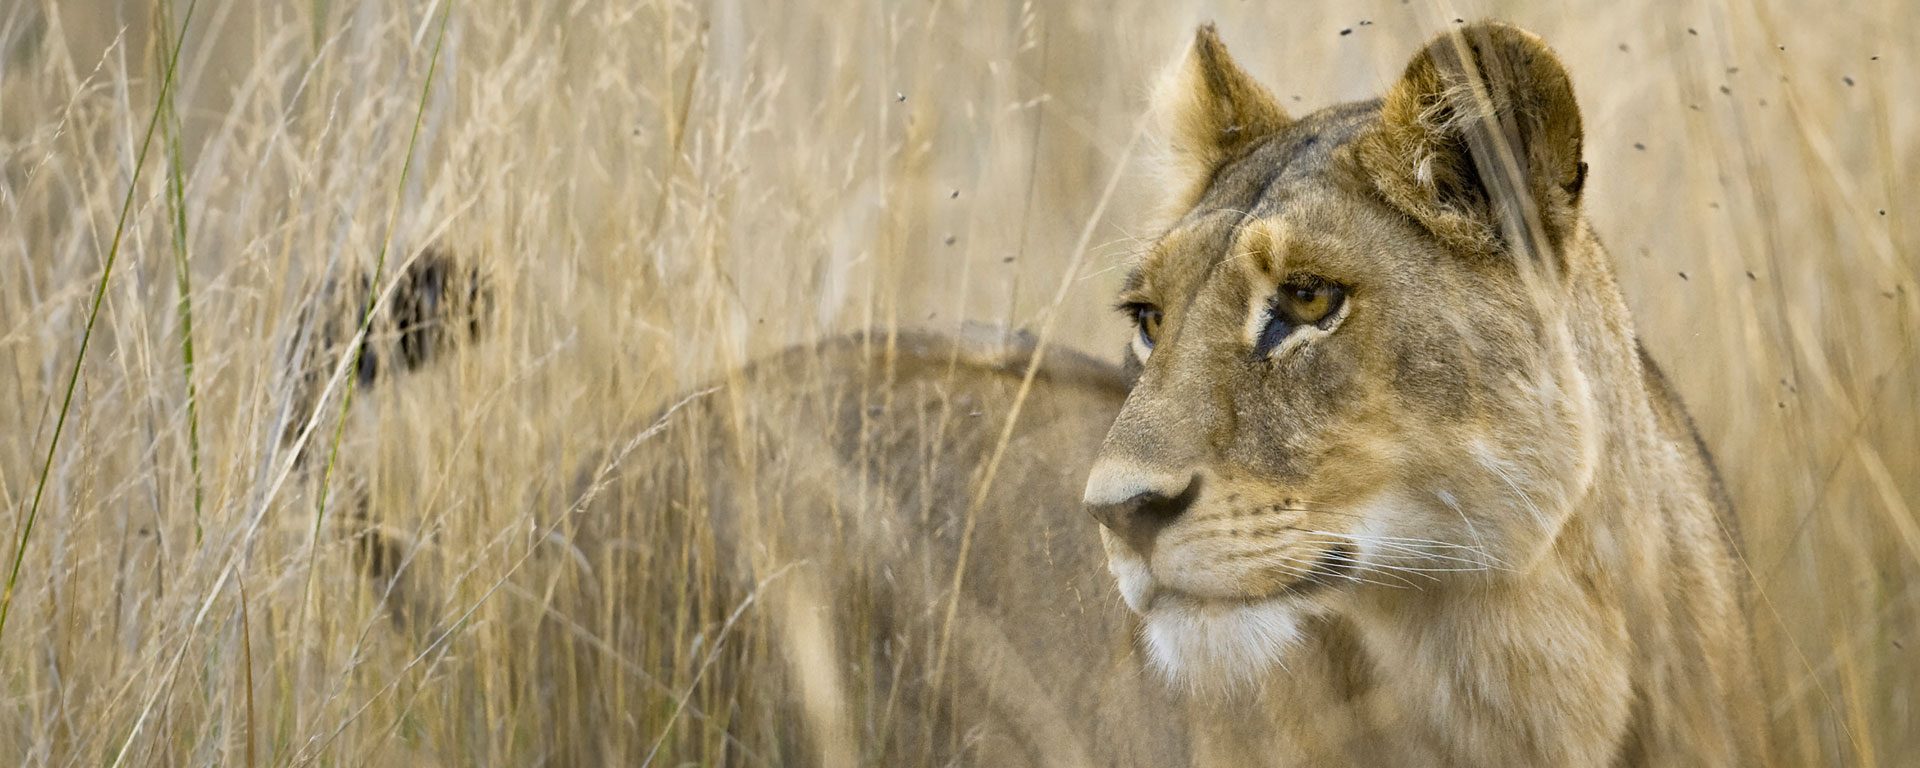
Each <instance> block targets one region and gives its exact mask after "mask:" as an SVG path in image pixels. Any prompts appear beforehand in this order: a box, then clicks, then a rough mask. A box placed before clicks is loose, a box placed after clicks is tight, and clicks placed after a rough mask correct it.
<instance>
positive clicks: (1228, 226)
mask: <svg viewBox="0 0 1920 768" xmlns="http://www.w3.org/2000/svg"><path fill="white" fill-rule="evenodd" d="M1157 101H1158V104H1157V107H1158V109H1159V111H1160V112H1161V113H1162V115H1163V116H1164V118H1165V119H1164V122H1165V123H1166V126H1167V128H1166V130H1165V131H1164V133H1165V134H1166V138H1167V143H1168V144H1169V149H1170V150H1171V151H1170V156H1171V157H1172V158H1173V163H1172V173H1171V179H1170V182H1169V183H1168V185H1167V188H1168V190H1169V197H1170V198H1171V201H1172V208H1173V214H1174V215H1173V217H1172V218H1173V223H1172V224H1171V225H1170V226H1168V227H1167V228H1166V229H1165V230H1164V232H1163V233H1162V234H1160V235H1159V237H1158V239H1157V240H1156V241H1154V242H1153V244H1152V246H1151V247H1150V249H1148V251H1147V252H1146V253H1145V255H1144V257H1143V258H1142V259H1141V260H1140V262H1139V263H1138V265H1137V267H1136V268H1135V269H1134V271H1133V272H1132V274H1131V276H1130V277H1128V279H1127V280H1126V284H1125V287H1124V288H1123V290H1122V292H1121V295H1120V308H1121V310H1122V311H1123V312H1124V313H1125V315H1126V316H1127V317H1129V318H1130V319H1131V320H1132V322H1133V323H1134V324H1135V325H1136V326H1137V331H1138V332H1137V334H1136V335H1135V338H1134V340H1133V342H1132V345H1131V347H1132V355H1131V356H1132V359H1133V363H1134V364H1135V365H1136V366H1137V369H1136V370H1137V380H1136V383H1135V385H1134V387H1133V389H1132V391H1131V393H1130V394H1129V396H1128V398H1127V400H1126V404H1125V407H1124V408H1123V409H1122V411H1121V413H1120V415H1119V417H1118V419H1117V420H1116V422H1115V423H1114V425H1113V427H1112V430H1111V432H1110V433H1109V434H1108V435H1107V438H1106V441H1105V443H1104V445H1103V447H1102V450H1101V453H1100V456H1099V460H1098V462H1097V464H1096V465H1095V467H1094V469H1093V470H1092V473H1091V476H1090V478H1089V480H1088V482H1087V488H1086V493H1085V502H1086V504H1087V506H1088V509H1089V510H1090V511H1091V512H1092V514H1093V515H1094V517H1095V518H1096V519H1098V520H1099V521H1100V523H1101V525H1102V538H1103V541H1104V542H1105V545H1106V551H1107V554H1108V565H1109V568H1110V570H1111V571H1112V573H1113V575H1114V577H1115V578H1116V579H1117V581H1118V584H1119V588H1120V592H1121V595H1122V597H1123V598H1124V600H1125V601H1126V603H1127V605H1128V606H1129V607H1130V608H1132V609H1133V610H1134V611H1135V612H1137V613H1138V614H1140V616H1141V617H1142V619H1143V625H1144V637H1145V641H1146V645H1147V646H1148V650H1149V652H1150V654H1151V656H1152V658H1153V660H1154V662H1155V663H1156V664H1157V665H1158V666H1159V667H1160V668H1161V669H1162V670H1163V671H1165V672H1167V673H1168V674H1169V676H1171V677H1172V678H1174V679H1177V680H1186V681H1189V682H1192V683H1194V684H1196V685H1199V684H1205V683H1207V682H1209V681H1231V680H1236V679H1249V678H1252V677H1254V676H1257V675H1259V674H1261V673H1262V672H1264V671H1265V670H1266V669H1267V668H1268V667H1270V666H1272V665H1274V664H1276V663H1283V662H1284V655H1285V652H1286V650H1287V648H1288V647H1289V645H1290V644H1291V643H1292V642H1293V641H1294V640H1295V639H1297V637H1298V635H1299V633H1300V632H1301V626H1302V624H1303V621H1305V620H1307V619H1309V618H1311V617H1313V616H1315V615H1316V614H1319V613H1322V612H1328V611H1337V610H1340V609H1341V607H1342V606H1344V605H1349V604H1351V603H1352V602H1353V601H1356V600H1365V599H1368V596H1369V595H1378V594H1394V595H1417V594H1418V593H1419V591H1420V590H1421V589H1423V588H1425V587H1426V586H1428V585H1432V584H1440V583H1445V582H1447V581H1449V580H1457V579H1476V578H1487V577H1488V575H1489V574H1490V573H1493V572H1497V571H1501V570H1510V569H1516V568H1524V567H1525V566H1526V564H1527V563H1529V562H1531V561H1533V560H1534V559H1536V558H1539V557H1542V556H1544V554H1545V553H1546V552H1547V551H1548V550H1549V549H1550V548H1551V543H1552V541H1553V539H1554V535H1555V533H1556V531H1557V530H1558V529H1559V528H1560V527H1561V526H1563V525H1564V524H1566V521H1567V519H1568V513H1567V510H1568V509H1569V507H1570V500H1572V499H1575V498H1578V497H1579V496H1580V495H1581V494H1582V493H1584V491H1585V489H1586V486H1587V484H1589V483H1590V482H1591V480H1592V477H1593V474H1594V464H1595V463H1596V461H1595V458H1594V456H1595V441H1596V439H1597V438H1596V435H1595V427H1594V426H1593V422H1594V415H1593V414H1594V413H1595V412H1596V406H1595V403H1596V397H1598V395H1596V394H1595V387H1594V385H1593V382H1591V381H1590V380H1589V378H1590V377H1588V376H1586V375H1584V374H1583V373H1582V366H1581V365H1580V364H1579V362H1578V361H1579V359H1580V354H1579V352H1578V350H1579V348H1580V346H1581V344H1582V343H1583V339H1585V338H1587V337H1589V336H1592V335H1593V334H1612V335H1614V336H1618V335H1619V334H1621V333H1630V331H1627V330H1625V329H1624V328H1618V327H1611V325H1610V323H1609V320H1608V316H1607V314H1606V312H1605V311H1603V310H1601V309H1597V308H1595V306H1597V304H1599V303H1604V302H1600V301H1599V300H1591V301H1590V300H1588V298H1587V296H1588V294H1600V293H1605V292H1604V291H1597V290H1593V286H1594V285H1595V283H1593V282H1592V281H1594V280H1610V279H1611V278H1610V277H1609V276H1608V275H1609V274H1610V273H1609V272H1608V271H1607V269H1606V268H1605V267H1604V265H1600V266H1596V265H1594V264H1592V263H1589V262H1590V261H1592V260H1593V259H1596V258H1602V257H1601V256H1595V255H1594V254H1598V253H1599V250H1598V245H1597V243H1595V242H1594V241H1593V239H1592V236H1591V234H1590V233H1589V232H1588V231H1587V230H1586V227H1585V225H1584V224H1583V223H1582V220H1581V217H1580V194H1581V188H1582V185H1583V182H1584V180H1585V177H1586V165H1585V164H1584V163H1582V162H1581V149H1580V144H1581V131H1580V116H1579V111H1578V108H1577V107H1576V105H1575V103H1574V99H1573V91H1572V87H1571V84H1570V83H1569V80H1568V77H1567V74H1566V72H1565V70H1564V69H1563V67H1562V66H1561V64H1560V63H1559V61H1558V60H1557V59H1556V58H1555V57H1554V55H1553V54H1552V53H1551V52H1550V51H1549V50H1548V49H1547V48H1546V46H1545V45H1544V44H1543V43H1542V42H1540V40H1539V39H1537V38H1536V37H1534V36H1532V35H1531V34H1528V33H1526V32H1523V31H1520V30H1518V29H1515V28H1512V27H1508V26H1504V25H1500V24H1494V23H1481V24H1475V25H1471V26H1465V27H1461V28H1457V29H1455V30H1453V31H1451V32H1449V33H1448V34H1444V35H1442V36H1440V37H1439V38H1437V39H1435V40H1434V41H1433V42H1432V43H1430V44H1428V45H1427V46H1426V47H1425V48H1424V49H1422V50H1421V51H1419V52H1418V53H1417V54H1416V55H1415V56H1414V58H1413V60H1412V62H1411V63H1410V64H1408V66H1407V68H1406V71H1405V74H1404V75H1403V76H1402V78H1401V79H1400V81H1399V82H1398V83H1397V84H1396V85H1394V86H1393V87H1392V89H1391V90H1390V91H1389V92H1388V93H1387V94H1386V96H1385V97H1384V98H1382V99H1379V100H1374V101H1367V102H1360V103H1352V104H1345V105H1340V106H1335V107H1331V108H1328V109H1324V110H1321V111H1319V112H1315V113H1313V114H1310V115H1306V116H1304V117H1299V118H1294V117H1290V116H1288V115H1287V114H1285V112H1284V111H1283V110H1282V109H1281V107H1280V106H1279V104H1278V102H1277V101H1276V100H1275V99H1274V98H1273V97H1272V95H1271V94H1270V93H1269V92H1268V91H1267V90H1266V89H1265V88H1263V87H1262V86H1261V85H1260V84H1259V83H1257V82H1255V81H1254V80H1253V79H1252V78H1251V77H1250V76H1249V75H1248V74H1247V73H1245V72H1243V71H1242V70H1241V69H1240V68H1239V67H1238V66H1236V65H1235V63H1234V62H1233V60H1232V59H1231V58H1230V57H1229V56H1228V54H1227V51H1226V50H1225V48H1224V47H1223V46H1222V44H1221V42H1220V39H1219V37H1218V36H1217V35H1216V33H1215V31H1214V30H1213V28H1212V27H1211V26H1208V27H1203V28H1202V29H1201V30H1200V31H1199V34H1198V36H1197V39H1196V41H1195V43H1194V45H1193V47H1192V48H1191V49H1190V50H1189V52H1188V54H1187V55H1186V56H1185V58H1184V60H1183V61H1182V63H1181V64H1180V65H1179V66H1178V67H1177V68H1176V70H1175V71H1174V75H1173V76H1172V77H1171V78H1169V80H1168V81H1167V83H1166V85H1165V86H1164V87H1163V88H1162V89H1161V93H1160V94H1159V97H1158V99H1157ZM1614 325H1617V324H1614Z"/></svg>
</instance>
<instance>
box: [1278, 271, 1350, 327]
mask: <svg viewBox="0 0 1920 768" xmlns="http://www.w3.org/2000/svg"><path fill="white" fill-rule="evenodd" d="M1280 291H1281V307H1280V310H1281V312H1282V313H1283V314H1285V315H1286V316H1287V319H1288V320H1290V321H1292V322H1293V323H1294V324H1295V325H1318V324H1319V323H1320V322H1321V321H1323V320H1326V319H1327V317H1328V316H1330V315H1332V314H1333V313H1334V311H1335V310H1338V309H1339V308H1340V301H1341V299H1343V298H1345V296H1346V294H1345V292H1344V291H1341V290H1340V286H1337V285H1334V284H1332V283H1322V282H1317V281H1316V282H1313V283H1308V284H1301V285H1290V286H1287V287H1285V288H1281V289H1280Z"/></svg>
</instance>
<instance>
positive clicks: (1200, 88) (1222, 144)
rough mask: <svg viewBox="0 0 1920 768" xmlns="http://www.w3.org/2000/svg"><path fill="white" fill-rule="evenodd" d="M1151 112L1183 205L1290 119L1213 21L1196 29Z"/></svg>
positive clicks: (1161, 88)
mask: <svg viewBox="0 0 1920 768" xmlns="http://www.w3.org/2000/svg"><path fill="white" fill-rule="evenodd" d="M1153 112H1154V114H1155V116H1156V117H1157V118H1158V122H1159V125H1160V135H1161V138H1162V139H1163V141H1164V142H1165V145H1166V152H1165V155H1166V157H1165V166H1166V167H1165V171H1166V174H1167V176H1168V177H1169V180H1170V181H1171V182H1172V184H1173V186H1174V187H1175V189H1176V190H1178V192H1177V194H1178V196H1179V200H1178V201H1177V206H1178V207H1181V208H1184V207H1186V206H1189V205H1192V204H1193V202H1194V201H1195V200H1197V199H1198V198H1199V197H1200V193H1201V192H1203V191H1205V189H1206V185H1207V182H1208V181H1209V180H1211V179H1212V177H1213V173H1214V171H1217V170H1219V168H1220V166H1221V165H1222V164H1224V163H1226V162H1227V161H1228V160H1230V159H1232V158H1234V157H1235V156H1237V155H1238V154H1240V153H1241V152H1244V151H1245V150H1246V149H1247V148H1248V147H1250V146H1252V145H1253V144H1254V143H1256V142H1258V141H1259V140H1261V139H1264V138H1266V137H1268V136H1272V135H1273V134H1274V133H1276V132H1278V131H1279V130H1280V129H1282V128H1284V127H1286V125H1287V123H1288V118H1287V113H1286V112H1285V111H1284V110H1282V109H1281V108H1280V103H1279V102H1278V101H1276V100H1275V99H1274V98H1273V94H1271V93H1268V92H1267V89H1266V88H1264V87H1262V86H1261V85H1260V84H1259V83H1258V82H1255V81H1254V79H1253V77H1252V76H1251V75H1248V74H1247V73H1246V72H1245V71H1243V70H1241V69H1240V66H1239V65H1238V64H1235V63H1234V61H1233V57H1232V56H1229V55H1227V46H1226V45H1225V44H1223V43H1221V42H1220V33H1219V32H1218V31H1217V30H1215V29H1214V26H1213V25H1212V24H1206V25H1203V26H1201V27H1200V29H1199V30H1198V31H1196V32H1195V33H1194V38H1193V47H1192V48H1189V49H1188V50H1187V53H1186V55H1185V56H1184V57H1182V59H1181V61H1180V63H1179V64H1176V65H1175V66H1174V67H1172V68H1171V69H1170V70H1169V71H1168V73H1167V75H1166V76H1165V77H1163V78H1162V79H1161V81H1160V86H1159V88H1157V89H1156V90H1155V92H1154V98H1153Z"/></svg>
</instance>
